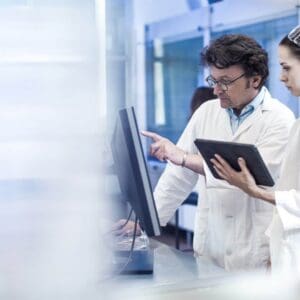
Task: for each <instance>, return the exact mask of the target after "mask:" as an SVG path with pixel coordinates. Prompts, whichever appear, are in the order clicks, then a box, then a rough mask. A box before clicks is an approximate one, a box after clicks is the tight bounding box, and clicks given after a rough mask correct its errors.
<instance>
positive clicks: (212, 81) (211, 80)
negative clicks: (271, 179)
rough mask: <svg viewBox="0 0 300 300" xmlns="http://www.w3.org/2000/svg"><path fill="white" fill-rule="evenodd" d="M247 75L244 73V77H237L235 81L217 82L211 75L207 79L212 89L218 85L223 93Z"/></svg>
mask: <svg viewBox="0 0 300 300" xmlns="http://www.w3.org/2000/svg"><path fill="white" fill-rule="evenodd" d="M245 74H246V73H243V74H242V75H240V76H239V77H237V78H235V79H233V80H216V79H215V78H213V77H212V76H211V75H210V76H208V77H207V78H206V82H207V83H208V85H209V86H210V87H212V88H214V87H215V86H216V85H218V86H219V87H220V88H221V89H222V90H223V91H227V90H228V86H229V85H231V84H233V83H234V82H235V81H237V80H238V79H240V78H242V77H243V76H245Z"/></svg>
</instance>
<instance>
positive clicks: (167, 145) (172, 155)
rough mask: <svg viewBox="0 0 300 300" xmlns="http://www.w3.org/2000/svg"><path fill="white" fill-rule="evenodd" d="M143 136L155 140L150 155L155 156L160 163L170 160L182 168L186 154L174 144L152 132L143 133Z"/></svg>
mask: <svg viewBox="0 0 300 300" xmlns="http://www.w3.org/2000/svg"><path fill="white" fill-rule="evenodd" d="M141 133H142V135H143V136H146V137H149V138H151V139H152V140H153V143H152V144H151V146H150V155H152V156H155V157H156V158H157V159H159V160H160V161H165V160H168V161H170V162H172V163H173V164H175V165H177V166H180V165H181V164H182V161H183V157H184V154H185V152H184V151H183V150H182V149H180V148H178V147H177V146H176V145H175V144H173V143H172V142H171V141H170V140H168V139H166V138H164V137H162V136H160V135H158V134H156V133H154V132H150V131H141Z"/></svg>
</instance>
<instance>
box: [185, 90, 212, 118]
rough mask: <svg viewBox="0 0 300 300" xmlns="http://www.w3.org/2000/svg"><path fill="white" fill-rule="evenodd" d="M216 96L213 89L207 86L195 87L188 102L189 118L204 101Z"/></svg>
mask: <svg viewBox="0 0 300 300" xmlns="http://www.w3.org/2000/svg"><path fill="white" fill-rule="evenodd" d="M216 98H217V96H216V95H215V94H214V89H213V88H211V87H208V86H199V87H197V88H196V89H195V91H194V94H193V97H192V100H191V104H190V118H191V117H192V115H193V114H194V112H195V111H196V110H197V108H198V107H199V106H200V105H202V104H203V103H204V102H206V101H208V100H212V99H216Z"/></svg>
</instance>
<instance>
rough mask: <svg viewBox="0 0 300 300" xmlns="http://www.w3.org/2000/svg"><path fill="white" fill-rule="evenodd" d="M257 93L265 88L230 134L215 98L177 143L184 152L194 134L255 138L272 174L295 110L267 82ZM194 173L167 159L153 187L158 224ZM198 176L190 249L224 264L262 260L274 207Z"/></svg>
mask: <svg viewBox="0 0 300 300" xmlns="http://www.w3.org/2000/svg"><path fill="white" fill-rule="evenodd" d="M261 93H264V100H263V103H262V104H261V105H260V106H259V107H258V108H257V109H256V110H255V111H254V112H253V113H252V114H251V115H250V116H249V117H248V118H247V119H246V120H245V121H244V122H243V123H242V124H241V125H240V126H239V128H238V130H237V131H236V132H235V133H234V134H233V133H232V130H231V126H230V120H229V116H228V113H227V112H226V110H225V109H223V108H221V107H220V103H219V100H218V99H217V100H211V101H208V102H206V103H204V104H203V105H202V106H201V107H200V108H199V109H198V110H197V111H196V112H195V114H194V115H193V117H192V119H191V120H190V122H189V124H188V125H187V127H186V129H185V130H184V132H183V134H182V136H181V138H180V140H179V142H178V146H179V147H180V148H182V149H184V150H186V151H188V152H189V153H198V151H197V149H196V147H195V145H194V140H195V139H196V138H206V139H216V140H225V141H234V142H242V143H250V144H255V145H256V146H257V147H258V149H259V151H260V153H261V155H262V157H263V159H264V161H265V162H266V164H267V166H268V168H269V170H270V171H271V173H272V175H273V178H277V177H278V175H279V168H280V165H281V162H282V157H283V153H284V151H285V146H286V144H287V140H288V134H289V130H290V128H291V126H292V124H293V122H294V116H293V114H292V112H291V111H290V110H289V109H288V108H287V107H286V106H284V105H283V104H281V103H280V102H279V101H278V100H275V99H273V98H271V96H270V94H269V92H268V91H267V89H266V88H263V89H262V90H261ZM206 172H209V171H208V170H207V169H206ZM198 178H199V176H198V175H197V174H196V173H194V172H192V171H190V170H188V169H186V168H182V167H178V166H174V165H171V164H168V166H167V168H166V170H165V172H164V174H163V175H162V176H161V178H160V180H159V182H158V185H157V186H156V189H155V192H154V197H155V200H156V205H157V209H158V215H159V218H160V222H161V225H163V226H164V225H165V224H166V223H167V222H168V221H169V220H170V218H171V217H172V215H173V214H174V212H175V210H176V209H177V207H178V206H179V205H180V204H181V203H182V202H183V201H184V200H185V198H186V197H187V196H188V195H189V193H190V192H191V191H192V189H193V187H194V185H195V184H196V182H197V180H198ZM200 182H201V184H200V188H199V191H198V192H199V195H200V196H199V198H200V200H199V202H198V207H197V212H196V218H195V230H194V250H195V253H196V254H197V255H206V256H209V257H210V258H212V259H213V260H214V261H215V262H216V263H217V264H218V265H220V266H222V267H225V268H226V269H228V270H235V269H252V268H256V267H262V266H265V265H267V263H268V261H269V241H268V238H267V236H266V235H265V231H266V229H267V227H268V226H269V224H270V222H271V219H272V212H273V207H272V206H271V205H270V204H268V203H265V202H263V201H261V200H258V199H253V198H250V197H249V196H248V195H246V194H245V193H243V192H241V191H240V190H239V189H237V188H234V187H233V186H230V185H229V184H227V183H226V182H225V181H223V180H216V179H214V178H213V177H212V175H211V174H210V173H207V174H206V177H203V176H200Z"/></svg>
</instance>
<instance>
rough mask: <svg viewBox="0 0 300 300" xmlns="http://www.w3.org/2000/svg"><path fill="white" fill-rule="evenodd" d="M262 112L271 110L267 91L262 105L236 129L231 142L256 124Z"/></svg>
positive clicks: (270, 100)
mask: <svg viewBox="0 0 300 300" xmlns="http://www.w3.org/2000/svg"><path fill="white" fill-rule="evenodd" d="M264 110H272V98H271V95H270V93H269V92H268V91H267V90H266V92H265V96H264V99H263V102H262V104H261V105H260V106H259V107H258V108H257V109H256V110H255V111H254V112H253V113H252V114H251V115H250V116H249V117H248V118H246V120H244V122H243V123H242V124H241V125H240V126H239V127H238V129H237V131H236V132H235V133H234V135H233V140H237V139H238V138H239V136H240V135H241V134H242V133H243V132H245V131H246V130H248V129H249V128H250V127H251V126H253V125H254V124H256V122H258V121H259V120H260V119H261V117H262V114H263V111H264Z"/></svg>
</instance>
